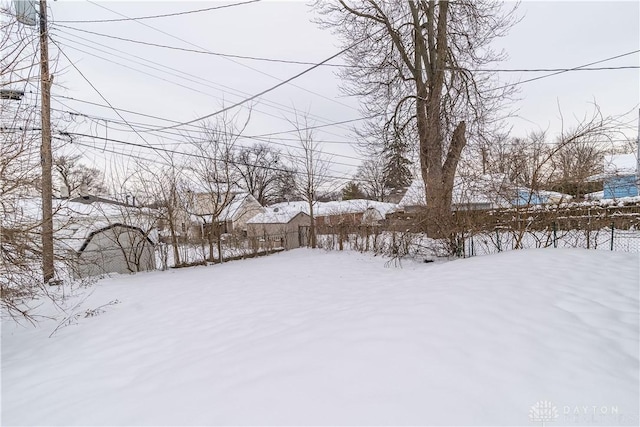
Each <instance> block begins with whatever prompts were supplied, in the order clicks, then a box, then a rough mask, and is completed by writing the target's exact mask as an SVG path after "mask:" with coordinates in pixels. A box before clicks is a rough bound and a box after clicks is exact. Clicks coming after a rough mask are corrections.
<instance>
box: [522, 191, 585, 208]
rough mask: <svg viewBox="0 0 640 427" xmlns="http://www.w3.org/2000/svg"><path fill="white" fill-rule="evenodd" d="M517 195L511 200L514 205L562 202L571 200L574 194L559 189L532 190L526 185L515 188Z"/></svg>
mask: <svg viewBox="0 0 640 427" xmlns="http://www.w3.org/2000/svg"><path fill="white" fill-rule="evenodd" d="M515 192H516V196H515V197H514V198H513V199H512V200H511V204H512V205H514V206H527V205H529V206H535V205H549V204H553V205H556V204H560V203H565V202H568V201H570V200H571V199H572V198H573V196H571V195H569V194H564V193H558V192H557V191H548V190H532V189H530V188H526V187H517V188H516V189H515Z"/></svg>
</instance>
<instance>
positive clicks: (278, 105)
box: [57, 35, 351, 136]
mask: <svg viewBox="0 0 640 427" xmlns="http://www.w3.org/2000/svg"><path fill="white" fill-rule="evenodd" d="M57 37H58V38H62V39H63V40H67V41H69V42H71V43H77V44H80V45H81V46H85V47H87V48H89V49H92V50H97V51H99V52H104V53H106V54H107V55H112V56H115V57H117V58H121V59H125V60H127V61H131V62H133V63H136V64H139V65H141V66H143V67H147V68H150V69H153V70H156V71H159V72H162V73H166V74H169V75H171V76H174V77H177V78H180V79H184V80H187V81H190V82H193V83H196V84H199V85H202V86H205V87H209V88H212V89H216V90H220V91H222V92H224V93H229V94H231V95H234V96H238V97H241V96H250V94H249V93H247V92H243V91H241V90H236V89H233V88H231V87H229V86H225V85H221V84H219V83H216V82H213V81H212V80H209V79H206V78H203V77H199V76H196V75H194V74H190V73H187V72H184V71H181V70H178V69H176V68H172V67H169V66H166V65H164V64H160V63H157V62H154V61H150V60H148V59H145V58H141V57H139V56H137V55H133V54H129V53H126V52H122V51H120V50H119V49H115V48H112V47H110V46H106V45H103V44H101V43H97V42H92V43H95V44H97V45H99V46H103V47H106V48H108V49H110V50H114V51H116V52H120V53H123V54H126V55H130V56H132V57H134V58H138V59H141V60H142V61H145V62H149V63H151V64H154V65H156V66H157V67H161V68H165V69H167V70H171V71H176V72H178V73H180V74H184V75H186V76H189V77H193V78H195V79H197V80H194V79H193V78H187V77H183V76H180V75H177V74H175V73H172V72H168V71H164V70H162V69H159V68H157V67H155V66H150V65H147V64H143V63H140V62H137V61H133V60H130V59H128V58H124V57H122V56H119V55H116V54H114V53H111V52H106V51H104V50H101V49H96V48H95V47H93V46H89V45H86V44H84V43H82V42H78V41H76V40H70V39H67V38H66V37H61V36H60V35H57ZM74 37H75V36H74ZM68 47H70V48H71V49H74V50H76V51H79V52H82V53H84V54H86V55H90V56H93V57H96V58H99V59H102V60H104V61H108V62H109V63H111V64H116V65H120V66H122V67H124V68H127V69H131V70H133V71H137V72H139V73H142V74H144V75H148V76H151V77H154V78H156V79H159V80H162V81H165V82H168V83H171V84H174V85H177V86H180V87H183V88H185V89H188V90H192V91H195V92H197V93H199V94H205V95H208V96H211V97H213V98H215V99H220V98H219V97H216V96H214V95H212V94H210V93H205V92H202V91H201V90H200V89H195V88H193V87H191V86H186V85H183V84H181V83H178V82H174V81H172V80H168V79H165V78H163V77H160V76H156V75H154V74H151V73H147V72H145V71H142V70H139V69H136V68H133V67H130V66H128V65H125V64H121V63H119V62H117V61H113V60H111V59H108V58H104V57H102V56H100V55H97V54H95V52H87V51H85V50H82V49H79V48H77V47H75V46H68ZM198 80H201V81H203V82H206V83H202V82H199V81H198ZM220 87H221V88H223V89H220ZM225 89H227V90H225ZM229 91H232V92H229ZM234 92H235V93H234ZM238 94H241V95H238ZM261 103H262V104H264V105H265V106H268V107H270V108H273V109H276V110H279V111H284V112H287V113H295V109H294V108H292V107H290V106H287V105H285V104H281V103H279V102H276V101H272V100H266V99H262V100H261ZM246 108H247V109H250V110H251V111H256V112H258V113H261V114H265V115H267V116H270V117H273V118H276V119H278V120H287V119H286V118H285V117H283V116H279V115H276V114H272V113H267V112H265V111H261V110H259V109H257V108H255V107H246ZM309 116H310V117H311V118H313V119H314V120H317V121H321V122H325V123H328V122H330V120H329V119H325V118H322V117H319V116H317V115H311V114H310V115H309ZM345 130H349V131H350V130H351V129H345ZM328 133H331V132H328ZM334 135H336V136H340V135H338V134H334Z"/></svg>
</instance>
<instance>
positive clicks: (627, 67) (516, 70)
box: [55, 25, 640, 73]
mask: <svg viewBox="0 0 640 427" xmlns="http://www.w3.org/2000/svg"><path fill="white" fill-rule="evenodd" d="M55 26H57V27H61V28H66V29H69V30H73V31H80V32H83V33H87V34H93V35H96V36H99V37H106V38H110V39H113V40H120V41H124V42H128V43H135V44H140V45H144V46H152V47H157V48H162V49H169V50H176V51H181V52H188V53H197V54H202V55H213V56H220V57H226V58H234V59H245V60H251V61H262V62H275V63H279V64H292V65H314V64H315V63H313V62H309V61H299V60H293V59H281V58H267V57H263V56H251V55H237V54H230V53H221V52H212V51H209V50H201V49H189V48H183V47H178V46H169V45H164V44H160V43H153V42H147V41H143V40H135V39H131V38H126V37H118V36H114V35H112V34H104V33H99V32H96V31H89V30H85V29H82V28H74V27H71V26H68V25H55ZM66 34H69V33H66ZM322 66H323V67H337V68H358V69H363V68H371V69H376V68H378V67H374V66H369V67H363V66H360V65H349V64H322ZM637 69H640V66H638V65H622V66H617V67H580V68H575V67H573V68H568V67H556V68H495V69H489V68H477V69H474V70H468V71H470V72H472V73H495V72H500V73H542V72H556V71H561V72H566V71H607V70H637Z"/></svg>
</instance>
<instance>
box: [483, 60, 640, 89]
mask: <svg viewBox="0 0 640 427" xmlns="http://www.w3.org/2000/svg"><path fill="white" fill-rule="evenodd" d="M638 52H640V50H634V51H631V52H627V53H623V54H620V55H616V56H612V57H609V58H605V59H601V60H599V61H594V62H590V63H588V64H584V65H579V66H577V67H573V68H567V69H562V70H560V71H556V72H553V73H551V74H545V75H544V76H538V77H533V78H530V79H527V80H522V81H520V82H517V83H513V84H508V85H504V86H500V87H497V88H493V89H489V90H488V91H495V90H500V89H506V88H509V87H513V86H518V85H521V84H524V83H529V82H533V81H536V80H541V79H546V78H547V77H552V76H556V75H558V74H563V73H566V72H569V71H578V70H581V69H583V68H585V67H590V66H592V65H596V64H601V63H603V62H607V61H612V60H614V59H618V58H622V57H625V56H629V55H633V54H635V53H638Z"/></svg>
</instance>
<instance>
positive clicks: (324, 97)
mask: <svg viewBox="0 0 640 427" xmlns="http://www.w3.org/2000/svg"><path fill="white" fill-rule="evenodd" d="M87 1H88V2H89V3H91V4H93V5H95V6H98V7H100V8H102V9H105V10H108V11H109V12H111V13H114V14H116V15H119V16H122V17H124V18H128V17H127V16H126V15H124V14H122V13H119V12H116V11H115V10H113V9H109V8H108V7H106V6H104V5H101V4H98V3H95V2H94V1H92V0H87ZM136 22H137V23H138V24H140V25H143V26H145V27H147V28H149V29H152V30H154V31H157V32H159V33H161V34H164V35H166V36H168V37H171V38H173V39H176V40H179V41H181V42H183V43H186V44H188V45H190V46H193V47H196V48H198V49H205V48H203V47H202V46H198V45H197V44H195V43H192V42H190V41H188V40H185V39H183V38H180V37H178V36H176V35H175V34H172V33H170V32H167V31H163V30H161V29H159V28H156V27H154V26H152V25H149V24H145V23H144V22H139V21H136ZM379 31H381V30H379ZM223 59H225V60H227V61H230V62H233V63H234V64H236V65H240V66H241V67H244V68H247V69H249V70H252V71H255V72H256V73H260V74H262V75H265V76H267V77H270V78H272V79H274V80H278V81H280V78H279V77H276V76H273V75H271V74H269V73H266V72H264V71H262V70H259V69H257V68H254V67H252V66H250V65H247V64H244V63H242V62H238V61H236V60H234V59H232V58H224V57H223ZM326 62H328V61H326ZM318 66H321V65H318ZM290 84H291V86H293V87H295V88H297V89H300V90H303V91H305V92H307V93H310V94H312V95H315V96H318V97H320V98H323V99H326V100H328V101H330V102H333V103H336V104H338V105H341V106H343V107H347V108H350V109H354V110H357V109H356V108H354V107H352V106H351V105H348V104H345V103H343V102H340V101H337V100H336V99H333V98H330V97H328V96H325V95H323V94H321V93H318V92H314V91H312V90H309V89H306V88H304V87H302V86H299V85H296V84H294V83H290Z"/></svg>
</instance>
